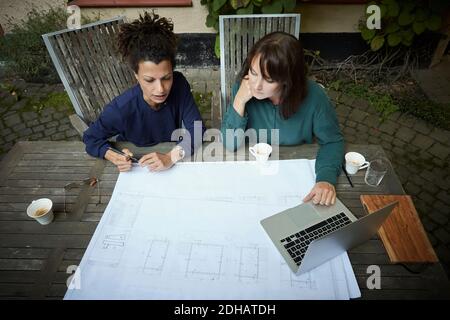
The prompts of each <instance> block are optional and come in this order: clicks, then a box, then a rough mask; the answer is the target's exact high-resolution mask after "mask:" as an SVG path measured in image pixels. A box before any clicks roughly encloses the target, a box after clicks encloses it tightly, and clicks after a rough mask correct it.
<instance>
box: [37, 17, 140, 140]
mask: <svg viewBox="0 0 450 320" xmlns="http://www.w3.org/2000/svg"><path fill="white" fill-rule="evenodd" d="M124 22H125V18H124V17H123V16H121V17H115V18H112V19H109V20H102V21H97V22H95V23H91V24H86V25H84V26H82V27H81V28H80V29H65V30H61V31H57V32H52V33H47V34H44V35H42V38H43V39H44V42H45V45H46V47H47V50H48V52H49V54H50V57H51V59H52V61H53V63H54V65H55V67H56V70H57V71H58V75H59V77H60V78H61V81H62V83H63V84H64V87H65V89H66V91H67V93H68V95H69V97H70V101H71V102H72V104H73V106H74V109H75V112H76V115H72V116H71V117H70V121H71V123H72V125H73V126H74V127H75V129H77V131H78V133H79V134H80V135H82V134H83V132H84V130H86V129H87V127H88V125H89V124H90V123H91V122H93V121H94V120H96V119H97V117H98V116H99V114H100V113H101V111H102V109H103V107H104V106H105V105H106V104H108V103H109V102H111V101H112V100H113V99H114V98H115V97H116V96H118V95H120V94H121V93H123V92H124V91H125V90H127V89H129V88H130V87H131V86H132V85H134V84H135V83H136V79H135V77H134V74H133V71H132V70H131V69H130V68H129V67H128V66H127V65H126V64H125V63H123V62H122V61H121V58H120V55H119V53H118V51H117V48H116V43H117V41H116V37H117V34H118V31H119V25H120V24H122V23H124Z"/></svg>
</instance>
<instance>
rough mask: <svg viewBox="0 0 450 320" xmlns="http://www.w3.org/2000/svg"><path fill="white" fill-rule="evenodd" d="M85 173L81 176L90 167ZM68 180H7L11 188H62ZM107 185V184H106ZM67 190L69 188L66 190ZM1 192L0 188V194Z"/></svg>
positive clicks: (78, 181) (79, 181)
mask: <svg viewBox="0 0 450 320" xmlns="http://www.w3.org/2000/svg"><path fill="white" fill-rule="evenodd" d="M87 169H89V170H88V171H87V172H86V173H83V175H82V176H83V177H88V173H89V171H90V169H91V168H87ZM83 180H84V178H83V179H79V180H76V181H70V183H73V182H75V183H81V182H82V181H83ZM68 183H69V182H68V181H67V180H36V179H34V180H18V179H15V180H8V186H9V187H11V188H61V189H62V188H64V186H66V185H67V184H68ZM104 183H107V182H104ZM107 185H108V186H109V184H107ZM68 191H69V190H68ZM1 193H2V189H0V194H1ZM0 210H1V209H0Z"/></svg>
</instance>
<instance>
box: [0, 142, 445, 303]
mask: <svg viewBox="0 0 450 320" xmlns="http://www.w3.org/2000/svg"><path fill="white" fill-rule="evenodd" d="M171 147H172V144H171V143H165V144H161V145H158V146H155V147H151V148H132V150H133V151H134V152H135V154H137V155H139V154H144V153H146V152H150V151H154V150H158V151H160V152H167V151H168V150H170V149H171ZM211 147H214V143H213V144H210V145H207V144H205V145H203V150H202V151H203V152H202V153H197V154H196V155H195V156H193V157H192V158H193V159H195V160H196V161H201V160H207V161H214V160H221V159H223V158H224V156H226V157H228V158H227V160H231V158H232V157H236V158H237V159H239V160H242V159H245V158H248V154H241V155H236V154H233V153H223V152H221V151H220V150H219V148H218V147H217V146H216V150H215V153H212V151H211V150H212V149H211ZM347 149H348V150H357V151H359V152H361V153H363V154H364V155H366V156H367V158H371V157H372V156H373V155H374V154H375V153H377V152H381V153H383V150H382V148H381V147H379V146H375V145H369V146H368V145H359V146H357V145H350V146H348V147H347ZM316 152H317V146H316V145H304V146H294V147H280V149H279V152H278V151H277V150H275V151H274V153H273V154H272V158H274V157H276V156H279V158H280V159H292V158H309V159H312V158H315V155H316ZM208 154H209V155H208ZM90 177H96V178H99V179H100V190H99V189H98V188H97V186H94V187H92V186H89V185H88V184H83V181H84V180H85V179H86V178H90ZM117 177H118V171H117V169H116V168H115V167H114V166H113V165H112V164H111V163H109V162H107V161H104V160H100V159H94V158H92V157H90V156H88V155H87V154H86V153H85V152H84V145H83V144H82V143H81V142H19V143H17V144H16V145H15V146H14V148H13V149H12V150H11V151H10V152H9V153H8V154H7V155H6V156H5V158H4V159H3V160H2V162H1V166H0V298H10V299H30V298H31V299H35V298H38V299H60V298H62V297H63V296H64V294H65V292H66V288H67V287H66V281H67V278H68V277H69V276H70V274H69V273H67V272H66V271H67V268H68V266H71V265H78V264H79V263H80V261H81V258H82V257H83V254H84V251H85V249H86V247H87V245H88V244H89V241H90V238H91V236H92V234H93V233H94V231H95V228H96V226H97V223H98V221H99V220H100V218H101V216H102V214H103V212H104V210H105V208H106V206H107V204H108V201H109V199H110V197H111V194H112V192H113V189H114V185H115V182H116V180H117ZM352 181H353V183H354V185H355V187H354V188H351V187H350V185H349V183H348V181H347V178H346V177H345V175H341V176H340V177H339V178H338V184H337V192H338V196H339V198H340V199H341V200H342V201H343V202H344V204H345V205H347V206H348V207H349V208H350V209H351V210H352V212H353V213H354V214H355V215H356V216H358V217H360V216H362V215H364V210H363V208H362V206H361V203H360V200H359V196H360V194H362V193H363V194H382V193H386V194H403V193H404V191H403V189H402V187H401V184H400V182H399V180H398V178H397V177H396V175H395V173H394V172H393V170H392V171H390V172H389V174H388V176H387V177H386V179H384V180H383V181H382V183H381V185H380V186H379V187H376V188H374V187H369V186H367V185H366V184H365V183H364V176H363V171H361V172H359V173H358V174H357V175H355V176H352ZM73 182H78V183H80V186H79V187H76V188H71V189H69V190H66V191H64V190H65V189H64V186H66V185H67V184H68V183H73ZM99 191H100V197H99ZM40 197H48V198H50V199H52V201H53V202H54V211H55V220H54V222H53V223H51V224H49V225H47V226H43V225H40V224H38V223H37V222H36V221H34V220H33V219H30V218H29V217H28V216H27V215H26V207H27V206H28V204H29V203H30V202H31V201H32V200H34V199H37V198H40ZM64 202H66V206H64ZM64 207H65V208H64ZM64 211H66V212H64ZM349 256H350V260H351V262H352V265H353V269H354V271H355V274H356V277H357V280H358V283H359V286H360V289H361V292H362V298H363V299H427V298H437V299H442V298H449V292H450V289H449V288H450V286H449V282H448V279H447V276H446V275H445V272H444V270H443V268H442V266H441V264H439V263H437V264H432V265H428V266H426V267H425V268H424V269H423V270H420V272H418V273H412V272H410V271H408V270H407V269H406V268H404V267H403V266H401V265H393V264H390V263H389V258H388V256H387V254H386V251H385V249H384V247H383V244H382V243H381V241H380V240H379V238H378V237H377V236H376V237H374V238H373V239H371V240H370V241H368V242H366V243H364V244H363V245H361V246H359V247H357V248H354V249H352V250H350V251H349ZM370 265H378V266H380V268H381V276H382V277H381V289H380V290H376V289H374V290H369V289H367V286H366V281H367V278H368V277H369V276H370V275H371V274H368V273H367V268H368V266H370Z"/></svg>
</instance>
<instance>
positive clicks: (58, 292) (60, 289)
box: [46, 283, 67, 298]
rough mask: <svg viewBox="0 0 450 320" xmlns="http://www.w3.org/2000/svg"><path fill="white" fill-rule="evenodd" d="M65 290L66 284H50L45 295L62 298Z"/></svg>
mask: <svg viewBox="0 0 450 320" xmlns="http://www.w3.org/2000/svg"><path fill="white" fill-rule="evenodd" d="M66 291H67V285H66V284H55V283H54V284H52V285H51V286H50V289H49V291H48V292H47V294H46V297H55V298H63V297H64V295H65V294H66Z"/></svg>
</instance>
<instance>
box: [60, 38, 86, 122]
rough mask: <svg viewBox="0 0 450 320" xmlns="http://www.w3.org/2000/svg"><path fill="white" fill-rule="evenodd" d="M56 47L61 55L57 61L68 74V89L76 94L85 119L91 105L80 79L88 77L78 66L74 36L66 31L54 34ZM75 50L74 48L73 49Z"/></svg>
mask: <svg viewBox="0 0 450 320" xmlns="http://www.w3.org/2000/svg"><path fill="white" fill-rule="evenodd" d="M55 40H56V43H57V44H58V45H57V47H58V49H59V51H60V53H61V55H62V56H60V58H59V61H60V64H61V65H62V66H63V69H64V74H65V75H66V77H67V76H68V75H69V77H68V78H69V79H70V80H71V81H70V82H69V85H70V89H71V90H72V92H73V94H74V95H75V96H76V99H77V101H78V104H79V107H80V109H81V113H82V114H81V115H80V116H82V117H83V118H85V119H87V117H86V116H87V114H86V109H88V108H90V107H91V102H90V101H89V98H88V96H87V95H86V94H85V90H84V88H83V87H82V86H83V84H82V83H83V81H82V79H88V78H87V76H86V74H85V73H84V70H83V68H79V61H78V58H77V55H75V53H72V52H74V45H73V41H74V38H73V37H72V36H70V35H68V34H67V33H63V34H59V35H56V36H55ZM75 51H76V49H75Z"/></svg>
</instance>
